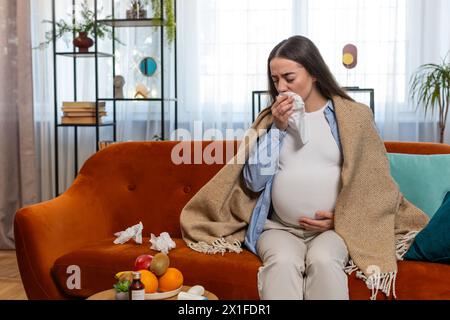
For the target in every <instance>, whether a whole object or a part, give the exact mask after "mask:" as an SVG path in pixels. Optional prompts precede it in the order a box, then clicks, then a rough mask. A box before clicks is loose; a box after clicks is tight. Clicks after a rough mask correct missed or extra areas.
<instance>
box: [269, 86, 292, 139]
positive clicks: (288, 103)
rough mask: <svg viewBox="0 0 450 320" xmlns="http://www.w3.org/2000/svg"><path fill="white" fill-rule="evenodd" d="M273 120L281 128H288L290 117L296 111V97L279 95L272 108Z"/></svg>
mask: <svg viewBox="0 0 450 320" xmlns="http://www.w3.org/2000/svg"><path fill="white" fill-rule="evenodd" d="M270 110H271V111H272V116H273V122H274V123H275V125H276V126H277V128H278V129H280V130H283V131H284V130H286V129H287V127H288V120H289V117H290V116H291V115H292V114H293V113H294V111H295V110H294V98H293V97H289V96H286V95H281V94H280V95H279V96H278V97H277V99H276V100H275V102H274V103H273V104H272V107H271V108H270Z"/></svg>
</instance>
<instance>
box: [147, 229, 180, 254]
mask: <svg viewBox="0 0 450 320" xmlns="http://www.w3.org/2000/svg"><path fill="white" fill-rule="evenodd" d="M150 242H151V243H152V246H151V247H150V249H153V250H158V251H161V252H162V253H165V254H167V253H168V252H169V250H170V249H173V248H175V247H176V244H175V242H174V241H173V240H172V239H171V238H170V235H169V234H168V233H167V232H163V233H161V234H160V235H159V237H156V236H155V235H154V234H153V233H152V234H151V236H150Z"/></svg>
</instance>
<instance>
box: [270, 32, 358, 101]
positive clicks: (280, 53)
mask: <svg viewBox="0 0 450 320" xmlns="http://www.w3.org/2000/svg"><path fill="white" fill-rule="evenodd" d="M274 58H284V59H289V60H292V61H295V62H297V63H299V64H301V65H302V66H303V67H304V68H305V69H306V71H308V73H309V74H310V75H311V76H313V77H314V78H316V79H317V81H316V86H317V89H318V90H319V92H320V93H321V94H322V96H324V97H325V98H327V99H332V97H333V96H336V95H337V96H340V97H342V98H344V99H348V100H352V101H353V99H352V98H351V97H350V96H349V95H348V94H347V93H346V92H345V91H344V90H343V89H342V88H341V87H340V86H339V84H338V83H337V81H336V79H335V78H334V76H333V74H332V73H331V71H330V69H329V68H328V66H327V64H326V63H325V61H324V60H323V58H322V55H321V54H320V52H319V49H317V47H316V45H315V44H314V43H313V42H312V41H311V40H309V39H308V38H306V37H303V36H293V37H290V38H288V39H285V40H283V41H281V42H280V43H279V44H277V45H276V46H275V48H273V49H272V52H270V55H269V58H268V59H267V77H268V80H269V93H270V96H271V98H272V101H275V99H276V97H277V95H278V91H277V89H276V88H275V85H274V83H273V80H272V77H271V72H270V61H272V59H274Z"/></svg>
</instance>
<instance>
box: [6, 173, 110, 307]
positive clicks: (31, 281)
mask: <svg viewBox="0 0 450 320" xmlns="http://www.w3.org/2000/svg"><path fill="white" fill-rule="evenodd" d="M88 180H89V179H87V178H84V177H83V176H79V177H78V178H77V180H76V181H75V183H74V184H73V185H72V187H71V188H70V189H69V190H67V191H66V192H65V193H64V194H62V195H61V196H59V197H57V198H55V199H52V200H50V201H46V202H42V203H39V204H36V205H32V206H29V207H25V208H22V209H20V210H18V211H17V214H16V217H15V221H14V233H15V240H16V254H17V261H18V265H19V269H20V274H21V277H22V281H23V285H24V287H25V291H26V293H27V296H28V298H30V299H54V298H64V296H63V294H62V293H61V291H60V290H59V289H58V288H57V286H56V285H55V282H54V281H53V279H52V275H51V269H52V267H53V264H54V262H55V260H56V259H57V258H59V257H60V256H61V255H63V254H65V253H68V252H70V251H72V250H75V249H77V248H80V247H83V246H85V245H86V244H88V243H89V242H92V241H96V240H99V239H104V238H106V237H111V236H112V235H113V231H112V230H111V224H110V222H109V221H111V217H108V216H107V214H106V212H105V211H106V210H104V208H103V205H102V203H101V202H100V201H97V199H96V197H93V196H92V193H91V188H90V187H89V181H88Z"/></svg>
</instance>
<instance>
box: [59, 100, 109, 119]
mask: <svg viewBox="0 0 450 320" xmlns="http://www.w3.org/2000/svg"><path fill="white" fill-rule="evenodd" d="M62 111H63V116H62V117H61V123H62V124H96V123H97V115H96V113H95V102H87V101H70V102H63V104H62ZM98 116H99V119H98V121H99V122H98V123H99V124H100V123H102V117H104V116H106V110H105V102H99V103H98Z"/></svg>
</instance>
